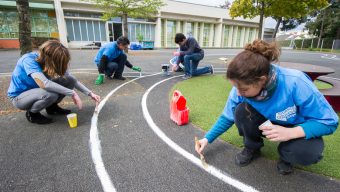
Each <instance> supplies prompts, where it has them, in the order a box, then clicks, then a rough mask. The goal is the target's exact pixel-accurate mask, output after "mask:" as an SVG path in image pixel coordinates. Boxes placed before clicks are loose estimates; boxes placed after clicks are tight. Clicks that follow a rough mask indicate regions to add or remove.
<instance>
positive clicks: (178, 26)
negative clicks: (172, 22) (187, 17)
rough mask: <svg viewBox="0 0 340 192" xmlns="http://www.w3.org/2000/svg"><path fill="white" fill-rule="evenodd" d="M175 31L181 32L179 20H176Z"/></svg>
mask: <svg viewBox="0 0 340 192" xmlns="http://www.w3.org/2000/svg"><path fill="white" fill-rule="evenodd" d="M176 33H183V31H181V21H176Z"/></svg>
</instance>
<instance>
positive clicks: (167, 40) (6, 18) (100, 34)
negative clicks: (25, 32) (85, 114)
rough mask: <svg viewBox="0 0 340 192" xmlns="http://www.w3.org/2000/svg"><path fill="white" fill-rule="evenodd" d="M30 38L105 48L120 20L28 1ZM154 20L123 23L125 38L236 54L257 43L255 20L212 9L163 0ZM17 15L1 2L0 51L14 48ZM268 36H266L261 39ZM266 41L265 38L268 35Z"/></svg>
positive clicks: (80, 2)
mask: <svg viewBox="0 0 340 192" xmlns="http://www.w3.org/2000/svg"><path fill="white" fill-rule="evenodd" d="M29 2H30V13H31V30H32V37H37V38H39V37H44V38H59V39H60V41H61V42H62V43H63V44H64V45H66V46H67V47H70V48H77V47H81V46H83V45H86V44H89V43H93V42H102V43H105V42H110V41H114V40H116V39H117V38H118V37H119V36H121V35H122V22H121V19H120V18H112V19H110V20H109V21H104V20H103V19H101V16H102V13H103V11H102V10H101V9H100V8H98V6H96V5H95V3H93V1H91V0H30V1H29ZM165 3H166V5H165V6H164V7H162V8H161V9H160V11H159V14H158V16H157V17H155V18H153V19H134V18H129V19H128V28H129V32H128V37H129V39H130V41H131V42H137V37H138V36H139V37H140V36H142V37H143V40H145V41H154V45H155V47H156V48H171V47H176V45H175V43H174V36H175V34H176V33H178V32H182V33H184V34H185V35H187V36H193V37H195V38H196V39H197V40H198V41H199V43H200V45H201V46H202V47H210V48H224V47H225V48H238V47H243V45H244V44H245V43H247V42H250V41H252V40H254V39H255V38H257V34H258V32H259V30H263V29H259V27H258V23H259V18H258V17H256V18H254V19H244V18H241V17H240V18H234V19H232V18H231V17H230V16H229V10H227V9H222V8H218V7H213V6H207V5H199V4H193V3H185V2H181V1H176V0H165ZM18 22H19V21H18V12H17V10H16V3H15V0H3V1H0V48H18V47H19V41H18V31H19V29H18ZM268 33H270V31H265V34H268ZM269 35H270V34H269Z"/></svg>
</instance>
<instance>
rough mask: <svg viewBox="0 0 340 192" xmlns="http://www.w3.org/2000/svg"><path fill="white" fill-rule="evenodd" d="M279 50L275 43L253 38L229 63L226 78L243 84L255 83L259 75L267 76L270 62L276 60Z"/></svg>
mask: <svg viewBox="0 0 340 192" xmlns="http://www.w3.org/2000/svg"><path fill="white" fill-rule="evenodd" d="M279 56H280V50H279V48H278V46H277V45H276V43H267V42H265V41H263V40H255V41H253V43H251V44H247V45H246V46H245V48H244V51H242V52H241V53H239V54H238V55H236V57H235V58H234V59H233V60H232V61H231V62H230V63H229V65H228V70H227V78H228V79H235V80H238V81H242V82H243V83H245V84H248V85H249V84H254V83H256V82H257V81H258V80H259V79H260V77H261V76H268V74H269V70H270V63H271V62H274V61H278V59H279Z"/></svg>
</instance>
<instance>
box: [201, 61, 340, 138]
mask: <svg viewBox="0 0 340 192" xmlns="http://www.w3.org/2000/svg"><path fill="white" fill-rule="evenodd" d="M273 66H274V67H276V69H277V70H276V71H277V76H278V84H277V88H276V90H275V92H274V94H273V95H272V96H271V97H270V98H269V99H268V100H265V101H256V100H252V99H248V98H246V97H242V96H238V95H237V89H236V88H235V87H233V88H232V90H231V91H230V94H229V98H228V100H227V103H226V106H225V108H224V110H223V113H222V115H221V116H220V118H219V119H218V120H217V122H216V123H215V125H214V126H213V127H212V128H211V129H210V131H209V132H208V133H207V134H206V135H205V138H207V139H208V141H209V143H211V142H212V141H213V140H214V139H216V138H217V137H218V136H219V135H221V134H222V133H223V132H225V131H227V130H228V129H229V128H230V127H231V126H232V125H233V124H234V111H235V108H236V107H237V105H238V104H240V103H242V102H246V103H248V104H250V105H251V106H252V107H254V108H255V109H256V110H257V111H258V112H259V113H261V114H262V115H263V116H264V117H265V118H266V119H269V120H270V121H272V122H273V123H274V124H279V125H283V126H285V125H300V126H301V127H302V128H303V130H304V132H305V134H306V139H310V138H315V137H320V136H323V135H328V134H332V133H333V132H334V131H335V130H336V128H337V126H338V121H339V117H338V115H337V114H336V113H335V111H334V110H333V108H332V107H331V106H330V104H329V103H328V102H327V100H326V99H325V97H324V96H323V95H322V94H321V93H320V91H319V90H318V89H317V88H316V87H315V85H314V84H313V82H312V81H311V80H310V79H309V78H308V77H307V76H306V75H305V74H304V73H302V72H301V71H298V70H294V69H287V68H283V67H279V66H276V65H273Z"/></svg>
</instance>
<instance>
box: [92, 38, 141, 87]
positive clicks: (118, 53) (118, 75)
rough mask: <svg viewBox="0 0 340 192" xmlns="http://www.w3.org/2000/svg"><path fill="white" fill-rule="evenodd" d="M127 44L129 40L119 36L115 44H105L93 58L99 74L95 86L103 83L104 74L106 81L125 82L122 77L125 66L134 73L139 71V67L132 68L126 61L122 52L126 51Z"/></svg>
mask: <svg viewBox="0 0 340 192" xmlns="http://www.w3.org/2000/svg"><path fill="white" fill-rule="evenodd" d="M129 44H130V40H129V39H128V38H127V37H124V36H121V37H119V38H118V39H117V41H116V42H111V43H107V44H105V45H104V46H102V47H101V48H100V49H99V51H98V53H97V55H96V57H95V58H94V62H95V63H96V65H97V67H98V72H99V75H98V78H97V79H96V81H95V84H96V85H100V84H103V83H104V74H105V76H106V78H108V79H119V80H125V77H123V71H124V66H125V65H126V66H127V67H129V68H131V69H133V70H134V71H139V72H140V71H141V68H140V67H135V66H133V65H132V64H131V63H130V62H129V61H128V60H127V56H126V54H125V53H124V50H125V49H127V47H128V46H129ZM113 73H114V75H113ZM112 75H113V77H112Z"/></svg>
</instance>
